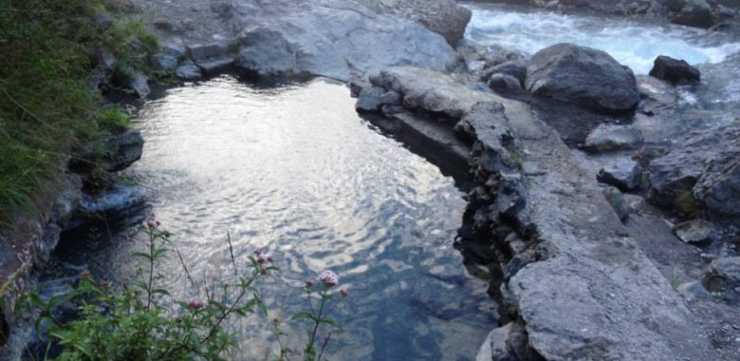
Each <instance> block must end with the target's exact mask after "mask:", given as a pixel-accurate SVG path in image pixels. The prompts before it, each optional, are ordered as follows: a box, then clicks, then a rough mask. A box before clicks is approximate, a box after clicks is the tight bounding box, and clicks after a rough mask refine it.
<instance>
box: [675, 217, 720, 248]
mask: <svg viewBox="0 0 740 361" xmlns="http://www.w3.org/2000/svg"><path fill="white" fill-rule="evenodd" d="M713 232H714V225H713V224H711V223H709V222H707V221H705V220H703V219H694V220H690V221H686V222H683V223H679V224H677V225H676V226H674V227H673V233H674V234H675V235H676V237H678V239H680V240H682V241H684V242H686V243H690V244H701V243H704V242H708V241H709V240H710V239H711V236H712V233H713Z"/></svg>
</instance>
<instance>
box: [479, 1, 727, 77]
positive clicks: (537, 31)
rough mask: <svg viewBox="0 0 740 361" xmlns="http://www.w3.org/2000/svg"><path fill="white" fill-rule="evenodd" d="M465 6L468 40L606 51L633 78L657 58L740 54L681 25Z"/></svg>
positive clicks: (694, 59) (698, 59)
mask: <svg viewBox="0 0 740 361" xmlns="http://www.w3.org/2000/svg"><path fill="white" fill-rule="evenodd" d="M469 7H470V9H471V10H473V18H472V20H471V21H470V24H469V25H468V29H467V34H466V37H467V38H468V39H472V40H474V41H476V42H480V43H482V44H486V45H493V44H498V45H501V46H504V47H507V48H513V49H516V50H520V51H523V52H526V53H529V54H532V53H534V52H536V51H538V50H541V49H543V48H546V47H548V46H550V45H554V44H557V43H574V44H578V45H583V46H588V47H592V48H596V49H601V50H604V51H606V52H608V53H609V54H611V56H613V57H614V58H615V59H617V60H618V61H619V62H620V63H622V64H624V65H627V66H629V67H630V68H632V70H634V71H635V72H636V73H637V74H647V73H648V72H649V71H650V69H651V68H652V65H653V60H655V58H656V57H657V56H658V55H668V56H671V57H674V58H679V59H684V60H686V61H687V62H689V63H690V64H700V63H716V62H720V61H722V60H724V58H725V57H727V56H728V55H730V54H733V53H735V52H738V51H740V39H716V38H713V39H709V38H710V36H709V34H708V33H707V32H706V31H704V30H699V29H692V28H687V27H683V26H676V25H664V26H660V25H651V24H643V23H638V22H635V21H630V20H625V19H614V18H600V17H589V16H578V17H576V16H568V15H563V14H557V13H553V12H548V11H530V12H523V10H522V9H520V8H512V7H503V6H491V5H469Z"/></svg>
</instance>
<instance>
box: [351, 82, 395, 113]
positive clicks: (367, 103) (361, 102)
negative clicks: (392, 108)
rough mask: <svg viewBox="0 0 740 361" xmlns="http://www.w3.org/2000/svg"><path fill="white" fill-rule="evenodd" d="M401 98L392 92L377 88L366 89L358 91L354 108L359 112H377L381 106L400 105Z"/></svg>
mask: <svg viewBox="0 0 740 361" xmlns="http://www.w3.org/2000/svg"><path fill="white" fill-rule="evenodd" d="M400 104H401V96H400V95H399V94H398V93H396V92H394V91H392V90H391V91H386V90H385V89H383V88H379V87H367V88H364V89H362V90H361V91H360V96H359V97H358V98H357V105H356V108H357V110H359V111H366V112H374V111H378V110H379V109H380V108H381V106H383V105H400Z"/></svg>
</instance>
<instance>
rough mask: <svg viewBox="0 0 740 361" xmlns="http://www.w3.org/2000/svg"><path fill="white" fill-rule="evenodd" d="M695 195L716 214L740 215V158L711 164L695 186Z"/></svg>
mask: <svg viewBox="0 0 740 361" xmlns="http://www.w3.org/2000/svg"><path fill="white" fill-rule="evenodd" d="M717 146H718V147H721V145H717ZM736 150H737V149H736ZM694 196H695V197H696V199H699V200H701V201H702V203H703V204H704V207H706V208H707V209H708V210H709V211H711V212H712V213H714V214H717V215H719V216H729V217H738V216H740V158H737V157H736V158H734V159H731V158H729V159H728V161H727V163H719V162H714V163H712V164H710V165H709V166H708V167H707V168H706V169H705V171H704V174H703V175H702V177H701V178H699V180H698V182H697V184H696V185H695V186H694Z"/></svg>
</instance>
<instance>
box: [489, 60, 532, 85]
mask: <svg viewBox="0 0 740 361" xmlns="http://www.w3.org/2000/svg"><path fill="white" fill-rule="evenodd" d="M495 74H505V75H509V76H512V77H514V78H515V79H517V80H518V81H519V83H520V87H522V86H524V80H525V78H526V77H527V65H526V63H525V62H524V61H521V60H519V61H517V60H514V61H506V62H503V63H501V64H498V65H495V66H492V67H488V68H486V70H485V72H484V74H483V76H482V77H481V79H482V80H488V79H490V77H491V76H493V75H495Z"/></svg>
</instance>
